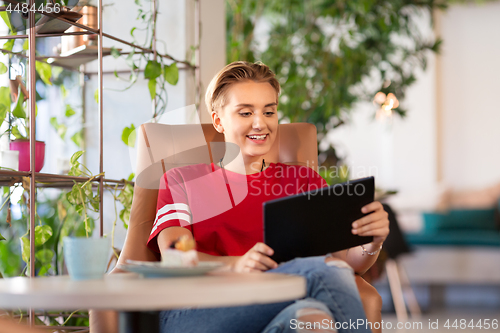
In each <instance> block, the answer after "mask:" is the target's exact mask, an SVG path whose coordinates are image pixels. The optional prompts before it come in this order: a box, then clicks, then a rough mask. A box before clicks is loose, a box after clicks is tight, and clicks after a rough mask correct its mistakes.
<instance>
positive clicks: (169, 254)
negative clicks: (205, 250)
mask: <svg viewBox="0 0 500 333" xmlns="http://www.w3.org/2000/svg"><path fill="white" fill-rule="evenodd" d="M195 246H196V243H195V241H194V239H192V238H191V237H189V236H182V237H180V238H179V239H177V240H176V241H174V242H173V243H172V244H170V247H169V248H168V249H165V250H163V251H162V252H161V261H162V265H163V266H176V267H193V266H196V265H198V252H196V250H195Z"/></svg>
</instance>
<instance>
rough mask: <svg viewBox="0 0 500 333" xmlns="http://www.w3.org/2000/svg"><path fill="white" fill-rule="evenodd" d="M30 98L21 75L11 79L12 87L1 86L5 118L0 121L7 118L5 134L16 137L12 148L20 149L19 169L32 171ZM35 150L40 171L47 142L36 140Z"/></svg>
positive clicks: (11, 145) (11, 144)
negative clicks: (28, 110)
mask: <svg viewBox="0 0 500 333" xmlns="http://www.w3.org/2000/svg"><path fill="white" fill-rule="evenodd" d="M12 81H13V82H12ZM9 90H10V91H9ZM28 99H29V95H28V92H27V90H26V88H25V87H24V83H23V82H22V79H21V76H17V77H16V80H11V87H10V89H9V88H8V87H0V109H1V110H3V118H2V117H0V121H1V122H2V123H3V121H4V120H5V119H7V121H8V129H7V131H5V133H4V134H8V135H9V138H10V137H11V136H14V137H15V139H14V140H13V141H11V142H10V150H15V151H19V169H18V170H19V171H30V142H29V133H30V131H29V114H28V113H27V112H26V111H25V110H26V103H27V101H28ZM13 101H14V103H12V102H13ZM12 104H13V107H12ZM35 151H36V161H35V171H36V172H40V170H41V169H42V167H43V164H44V160H45V142H43V141H36V143H35Z"/></svg>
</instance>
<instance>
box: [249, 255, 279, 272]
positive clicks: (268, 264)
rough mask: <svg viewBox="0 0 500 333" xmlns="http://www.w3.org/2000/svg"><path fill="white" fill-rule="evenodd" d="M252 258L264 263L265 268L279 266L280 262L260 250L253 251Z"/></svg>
mask: <svg viewBox="0 0 500 333" xmlns="http://www.w3.org/2000/svg"><path fill="white" fill-rule="evenodd" d="M250 258H251V259H253V260H255V261H256V262H259V263H261V264H262V265H264V266H265V270H268V269H272V268H276V267H278V264H277V263H276V262H275V261H274V260H272V259H271V258H269V257H268V256H266V255H264V254H262V253H259V252H251V253H250Z"/></svg>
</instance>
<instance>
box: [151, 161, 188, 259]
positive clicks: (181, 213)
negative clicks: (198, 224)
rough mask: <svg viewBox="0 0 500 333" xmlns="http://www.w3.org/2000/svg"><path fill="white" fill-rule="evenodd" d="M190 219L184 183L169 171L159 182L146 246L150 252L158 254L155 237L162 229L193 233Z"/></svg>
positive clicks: (174, 173) (176, 174)
mask: <svg viewBox="0 0 500 333" xmlns="http://www.w3.org/2000/svg"><path fill="white" fill-rule="evenodd" d="M191 219H192V216H191V209H190V208H189V202H188V199H187V195H186V190H185V187H184V182H183V181H182V178H181V177H180V175H179V174H178V173H176V172H175V171H174V172H173V170H170V171H168V172H167V173H165V174H164V175H163V177H161V180H160V188H159V190H158V202H157V205H156V218H155V221H154V223H153V229H152V230H151V234H150V236H149V239H148V243H147V246H148V247H149V248H150V249H151V250H152V251H155V252H160V250H159V248H158V241H157V236H158V234H159V233H160V232H161V231H162V230H163V229H165V228H168V227H184V228H186V229H188V230H189V231H191V232H193V230H192V227H191Z"/></svg>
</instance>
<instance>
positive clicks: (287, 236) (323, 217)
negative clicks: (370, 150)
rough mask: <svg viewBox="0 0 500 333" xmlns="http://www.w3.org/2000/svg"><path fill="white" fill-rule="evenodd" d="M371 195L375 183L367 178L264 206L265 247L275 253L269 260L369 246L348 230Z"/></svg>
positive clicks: (372, 198)
mask: <svg viewBox="0 0 500 333" xmlns="http://www.w3.org/2000/svg"><path fill="white" fill-rule="evenodd" d="M374 193H375V180H374V178H373V177H368V178H362V179H357V180H351V181H348V182H345V183H342V184H336V185H333V186H330V187H324V188H321V189H318V190H314V191H310V192H305V193H300V194H296V195H293V196H289V197H285V198H280V199H276V200H272V201H268V202H265V203H264V243H266V244H267V245H269V246H270V247H271V248H272V249H273V250H274V255H273V256H272V257H271V258H272V259H273V260H275V261H276V262H277V263H280V262H283V261H288V260H291V259H294V258H298V257H310V256H320V255H325V254H327V253H330V252H335V251H340V250H344V249H348V248H351V247H354V246H358V245H362V244H366V243H370V242H372V241H373V237H371V236H368V237H367V236H364V237H363V236H358V235H354V234H352V232H351V230H352V223H353V222H354V221H355V220H357V219H359V218H361V217H363V216H364V215H366V214H363V213H362V212H361V208H362V207H363V206H365V205H367V204H369V203H370V202H372V201H373V200H374Z"/></svg>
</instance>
